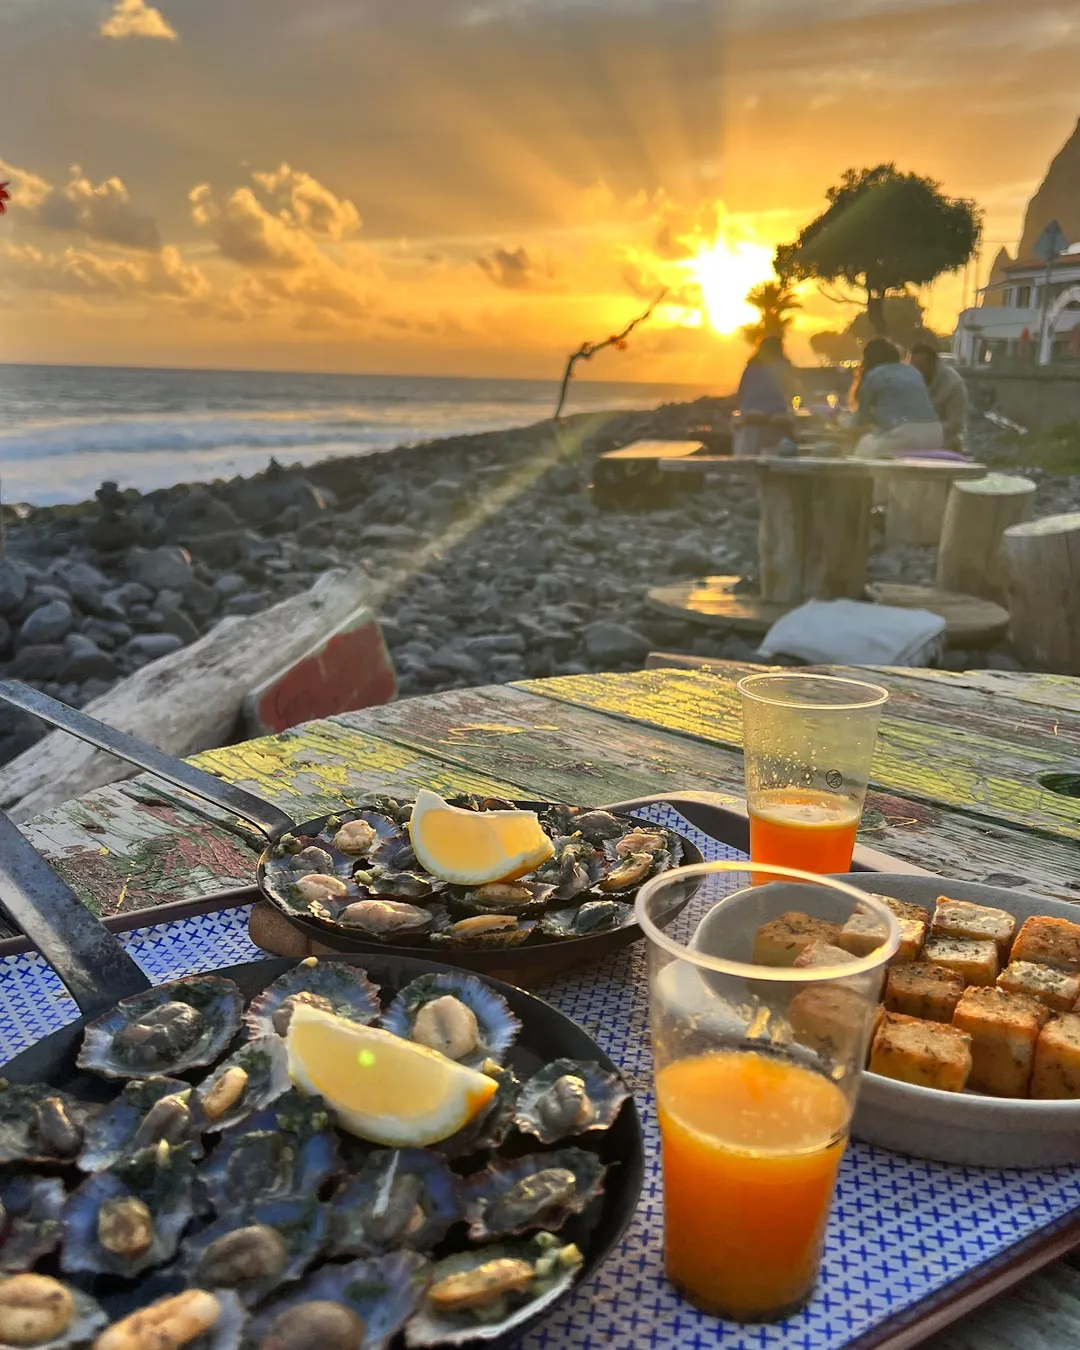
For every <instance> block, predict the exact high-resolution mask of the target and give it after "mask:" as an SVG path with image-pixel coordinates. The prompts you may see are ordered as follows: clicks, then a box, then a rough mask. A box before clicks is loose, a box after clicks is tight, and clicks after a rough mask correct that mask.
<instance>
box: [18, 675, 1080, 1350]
mask: <svg viewBox="0 0 1080 1350" xmlns="http://www.w3.org/2000/svg"><path fill="white" fill-rule="evenodd" d="M753 669H757V668H756V667H751V666H745V665H740V664H737V663H729V662H724V663H714V664H713V666H712V668H711V669H709V670H706V671H700V670H679V669H650V670H646V671H640V672H635V673H632V674H618V675H614V674H609V675H580V676H569V677H564V678H561V679H552V680H535V681H524V682H522V683H519V684H515V685H509V686H503V687H488V688H479V689H461V690H453V691H449V692H445V693H441V694H434V695H430V696H427V697H422V698H413V699H407V700H402V701H400V702H397V703H391V704H387V705H385V706H383V707H377V708H369V709H365V710H364V711H362V712H355V713H348V714H344V715H342V716H339V717H334V718H330V719H328V720H326V721H319V722H313V723H309V724H307V725H305V726H300V727H296V728H294V729H292V730H290V731H287V732H285V733H283V734H280V735H276V736H270V737H265V738H262V739H259V740H254V741H248V742H245V743H243V744H240V745H234V746H229V747H226V748H223V749H218V750H212V751H208V752H206V753H205V754H202V755H200V756H198V757H197V762H198V763H200V764H201V765H202V766H203V767H205V768H207V769H210V770H211V771H213V772H215V773H217V774H219V775H220V776H221V777H223V778H225V779H228V780H229V781H231V782H235V783H238V784H240V785H242V786H245V787H249V788H251V789H253V790H255V791H256V792H258V793H260V794H262V795H263V796H265V797H267V798H268V799H270V800H272V801H274V802H276V803H277V804H279V805H280V806H281V807H283V808H284V809H285V810H287V811H289V812H290V813H292V814H293V815H294V818H297V819H305V818H310V817H313V816H317V815H319V814H321V813H323V812H325V811H326V810H329V809H331V808H332V807H333V806H335V805H337V804H339V803H340V802H341V801H342V800H343V799H346V800H347V799H349V798H350V797H351V796H353V795H356V794H359V793H361V792H364V791H368V790H372V789H381V790H386V791H390V792H401V793H409V792H412V791H415V789H416V788H417V787H419V786H422V785H423V786H429V787H433V788H435V789H437V790H440V791H444V792H449V791H454V790H456V791H462V790H466V791H476V792H482V793H490V794H498V795H503V796H510V797H514V796H516V797H519V798H521V797H524V798H551V799H556V800H566V801H574V802H579V803H586V804H601V803H606V802H614V801H619V800H625V799H629V798H633V797H639V796H645V795H654V794H660V793H663V792H664V791H665V790H671V791H675V790H678V789H683V790H686V789H690V790H694V791H698V792H706V793H709V794H714V795H715V796H716V797H718V798H719V799H720V800H721V801H726V802H728V803H733V802H734V801H735V800H736V799H738V798H741V796H742V765H741V755H740V748H739V746H740V713H739V707H738V698H737V694H736V691H735V682H736V681H737V680H738V679H739V678H741V676H742V675H743V674H745V673H748V672H749V671H751V670H753ZM834 673H850V674H856V675H866V674H867V671H866V670H864V669H860V670H858V671H855V672H850V671H848V672H845V671H843V670H842V669H838V668H834ZM870 674H871V677H872V678H879V679H880V680H881V681H882V682H883V683H885V684H886V685H887V686H888V687H889V688H890V690H891V691H892V699H891V701H890V703H889V705H888V708H887V710H886V715H885V717H884V719H883V724H882V730H881V736H880V740H879V745H878V751H877V755H876V758H875V761H874V769H873V774H872V783H871V789H870V792H869V795H868V798H867V805H866V812H865V815H864V818H863V824H862V827H861V830H860V835H859V839H860V842H861V843H863V844H866V845H870V846H871V847H873V848H875V849H878V850H883V851H885V852H886V853H889V854H891V855H893V856H894V857H896V858H898V859H900V860H902V861H903V862H905V863H907V864H914V865H916V866H919V867H922V868H926V869H928V870H929V871H932V872H935V873H940V874H943V875H945V876H951V877H962V878H968V879H971V880H977V881H988V882H991V883H995V884H1003V885H1015V886H1018V887H1024V888H1026V889H1028V890H1031V891H1034V892H1037V893H1040V894H1044V895H1049V896H1054V897H1056V898H1058V899H1065V900H1080V868H1078V867H1077V863H1078V861H1080V799H1078V798H1077V796H1076V795H1068V794H1069V793H1070V792H1071V793H1073V794H1076V793H1077V792H1080V786H1078V785H1080V768H1078V766H1080V680H1078V679H1069V678H1066V677H1060V676H1053V675H1034V674H1012V673H1006V672H996V671H982V672H975V673H968V674H950V673H946V672H940V671H928V670H892V669H888V670H876V671H872V672H870ZM1054 789H1057V790H1054ZM1063 794H1064V795H1063ZM23 828H24V830H25V832H26V834H27V835H28V836H29V838H30V839H31V841H32V842H33V843H34V844H35V845H36V846H37V847H38V849H39V850H40V851H41V852H43V853H44V854H45V856H46V857H47V858H49V859H50V861H51V862H52V863H53V864H54V865H55V866H56V867H57V869H58V870H59V871H60V872H62V873H63V874H64V876H65V877H66V878H67V879H68V881H69V882H70V884H71V885H72V886H73V887H74V888H75V890H76V891H77V892H78V893H79V894H80V895H81V897H82V898H83V900H84V901H85V903H86V904H87V905H89V906H90V907H91V908H92V909H93V910H94V911H96V912H97V913H99V914H101V915H104V916H125V915H126V916H127V917H128V920H129V921H130V922H131V923H132V925H133V926H134V925H135V924H138V923H142V924H146V923H148V922H156V921H158V920H159V919H160V918H161V917H162V911H158V912H156V913H154V914H153V915H148V914H147V913H146V910H147V909H148V908H150V907H153V906H161V905H165V906H168V905H175V904H176V903H178V902H187V901H191V900H197V899H200V898H203V899H206V900H207V902H208V903H219V901H214V900H213V897H215V896H217V897H220V896H221V894H222V893H223V892H229V891H236V890H240V889H242V888H246V887H250V885H251V882H252V874H253V864H254V860H255V857H256V850H257V848H258V841H257V840H256V838H255V837H254V836H253V834H252V833H251V832H250V831H249V830H248V829H247V827H243V826H240V825H238V823H237V822H236V821H235V820H229V819H227V818H226V817H224V816H223V815H219V816H218V818H217V820H216V821H215V822H213V823H211V822H209V821H207V820H205V819H204V818H203V817H202V816H200V815H197V814H195V813H194V812H193V811H192V810H191V809H190V806H189V804H188V803H186V802H185V800H184V798H183V794H180V793H177V792H175V791H174V790H172V789H169V788H168V787H167V786H166V785H164V784H161V783H160V782H158V781H155V780H153V779H151V778H149V777H148V776H146V775H142V776H140V777H138V778H136V779H133V780H130V781H128V782H125V783H120V784H114V785H112V786H109V787H106V788H102V789H99V790H97V791H95V792H91V793H89V794H87V795H86V796H84V797H82V798H79V799H77V800H75V801H71V802H68V803H66V804H65V805H63V806H61V807H58V808H56V809H54V810H52V811H50V812H48V813H46V814H44V815H41V816H38V817H37V818H36V819H34V820H32V821H30V822H29V823H28V824H26V825H25V826H24V827H23ZM1078 1336H1080V1277H1078V1276H1077V1273H1076V1272H1075V1271H1074V1270H1072V1269H1070V1268H1069V1266H1067V1265H1066V1264H1061V1263H1059V1264H1058V1265H1057V1266H1053V1267H1050V1268H1049V1269H1048V1271H1047V1272H1045V1273H1043V1274H1041V1275H1039V1276H1038V1277H1036V1278H1034V1279H1033V1280H1032V1281H1029V1282H1028V1283H1027V1284H1025V1285H1023V1286H1020V1287H1019V1288H1018V1290H1017V1291H1014V1292H1012V1293H1010V1294H1007V1295H1002V1296H1001V1297H1000V1298H999V1299H998V1300H997V1301H996V1302H995V1303H994V1304H993V1305H991V1306H989V1307H988V1308H987V1309H985V1310H984V1311H982V1312H980V1313H978V1314H977V1315H976V1316H974V1317H972V1318H968V1319H967V1321H966V1322H965V1323H964V1324H963V1326H962V1327H960V1328H958V1329H954V1330H950V1331H948V1332H945V1333H943V1334H942V1335H941V1336H940V1337H939V1338H937V1339H935V1340H934V1341H932V1342H929V1343H928V1344H930V1345H932V1346H933V1347H934V1350H975V1347H978V1350H1014V1348H1015V1350H1020V1347H1027V1346H1031V1345H1036V1344H1037V1345H1038V1346H1040V1347H1041V1348H1042V1350H1074V1347H1075V1345H1076V1343H1077V1338H1078Z"/></svg>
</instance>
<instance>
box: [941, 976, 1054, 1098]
mask: <svg viewBox="0 0 1080 1350" xmlns="http://www.w3.org/2000/svg"><path fill="white" fill-rule="evenodd" d="M1049 1016H1050V1010H1049V1009H1048V1008H1045V1007H1043V1005H1042V1004H1041V1003H1040V1002H1039V1001H1038V1000H1037V999H1033V998H1028V997H1027V996H1026V995H1025V994H1007V993H1005V992H1004V990H1001V989H980V988H976V987H974V986H972V988H970V989H965V990H964V993H963V996H962V997H961V999H960V1002H959V1003H958V1004H957V1005H956V1011H955V1012H954V1013H953V1019H952V1020H953V1026H954V1027H959V1028H960V1030H961V1031H966V1032H967V1034H968V1035H969V1036H970V1037H971V1076H970V1078H969V1079H968V1087H970V1088H974V1089H975V1091H976V1092H989V1093H991V1094H992V1095H993V1096H995V1097H1026V1096H1027V1091H1028V1084H1029V1082H1030V1080H1031V1070H1032V1066H1033V1064H1034V1062H1035V1045H1036V1042H1037V1041H1038V1039H1039V1032H1040V1031H1041V1030H1042V1029H1043V1026H1044V1024H1045V1022H1046V1020H1047V1018H1048V1017H1049Z"/></svg>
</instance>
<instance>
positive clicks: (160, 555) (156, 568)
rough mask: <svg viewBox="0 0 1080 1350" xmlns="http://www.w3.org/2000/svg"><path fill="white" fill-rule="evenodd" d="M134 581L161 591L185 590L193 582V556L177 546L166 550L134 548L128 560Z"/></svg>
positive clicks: (129, 571) (128, 568)
mask: <svg viewBox="0 0 1080 1350" xmlns="http://www.w3.org/2000/svg"><path fill="white" fill-rule="evenodd" d="M127 571H128V576H129V577H130V578H131V579H132V581H137V582H140V583H141V584H142V585H144V586H149V587H150V589H151V590H154V591H159V590H162V589H163V588H164V587H168V588H169V589H171V590H181V591H182V590H183V589H184V587H185V586H186V585H187V584H188V583H189V582H190V581H192V580H194V574H193V573H192V570H191V554H190V553H188V551H187V549H184V548H178V547H176V546H175V545H172V546H169V547H165V548H133V549H132V550H131V552H130V553H129V554H128V558H127Z"/></svg>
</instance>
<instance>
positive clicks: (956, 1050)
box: [870, 1012, 971, 1092]
mask: <svg viewBox="0 0 1080 1350" xmlns="http://www.w3.org/2000/svg"><path fill="white" fill-rule="evenodd" d="M870 1072H871V1073H879V1074H881V1075H882V1076H883V1077H885V1078H896V1079H898V1080H899V1081H900V1082H901V1083H914V1084H915V1086H916V1087H929V1088H937V1089H938V1090H939V1091H940V1092H963V1090H964V1087H965V1086H966V1084H967V1080H968V1074H970V1072H971V1037H970V1036H968V1035H967V1033H966V1032H963V1031H961V1030H960V1029H959V1028H958V1027H954V1026H950V1025H949V1024H948V1023H945V1022H923V1021H920V1020H919V1019H918V1018H917V1017H904V1016H902V1015H901V1014H900V1013H892V1012H887V1013H886V1014H885V1016H884V1017H883V1018H882V1019H881V1026H880V1027H879V1028H878V1033H877V1035H876V1036H875V1037H874V1044H873V1046H872V1047H871V1050H870Z"/></svg>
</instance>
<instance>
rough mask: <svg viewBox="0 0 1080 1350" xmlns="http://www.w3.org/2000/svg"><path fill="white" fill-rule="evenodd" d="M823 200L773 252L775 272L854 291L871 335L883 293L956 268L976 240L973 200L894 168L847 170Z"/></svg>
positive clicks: (880, 320)
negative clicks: (950, 194) (790, 240)
mask: <svg viewBox="0 0 1080 1350" xmlns="http://www.w3.org/2000/svg"><path fill="white" fill-rule="evenodd" d="M825 197H826V200H827V201H828V203H829V206H828V209H827V210H825V211H823V212H822V213H821V215H819V216H818V217H817V218H816V219H815V220H812V221H811V222H810V224H809V225H807V226H806V228H805V229H804V230H803V231H802V232H801V233H800V235H799V237H798V239H796V240H795V242H794V243H793V244H781V246H780V247H779V248H778V249H777V250H776V262H775V267H776V272H777V275H778V276H783V277H790V278H791V279H792V280H795V281H817V282H819V283H821V282H828V283H831V284H833V285H835V284H836V283H837V282H846V283H847V285H849V286H854V287H858V288H859V289H861V290H862V292H863V293H864V295H865V297H866V313H867V317H868V318H869V320H870V325H871V327H872V328H873V330H874V332H875V333H879V334H884V333H886V332H887V331H888V330H887V327H886V316H885V298H886V296H888V295H892V294H898V293H900V294H902V293H904V292H905V291H906V288H907V287H908V286H924V285H928V284H929V283H930V282H931V281H933V280H934V278H935V277H939V276H943V275H944V274H945V273H946V272H955V271H957V270H959V268H961V267H963V266H964V264H965V263H966V262H967V261H968V259H969V258H970V257H971V255H972V254H973V253H974V252H975V248H976V246H977V244H978V241H979V232H980V230H981V227H982V213H981V211H980V210H979V208H978V207H977V206H976V204H975V203H974V202H973V201H970V200H968V199H967V198H965V197H946V196H945V195H944V193H943V192H942V191H941V185H940V184H939V183H935V182H934V180H933V179H932V178H921V177H919V175H918V174H914V173H900V172H899V171H898V169H897V168H896V165H895V164H879V165H877V167H876V168H873V169H859V170H855V169H848V171H847V172H846V173H845V174H844V176H843V178H842V179H841V181H840V185H839V186H838V187H830V188H829V190H828V191H827V192H826V193H825ZM824 293H825V294H828V292H827V291H825V292H824ZM830 298H836V297H830Z"/></svg>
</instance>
